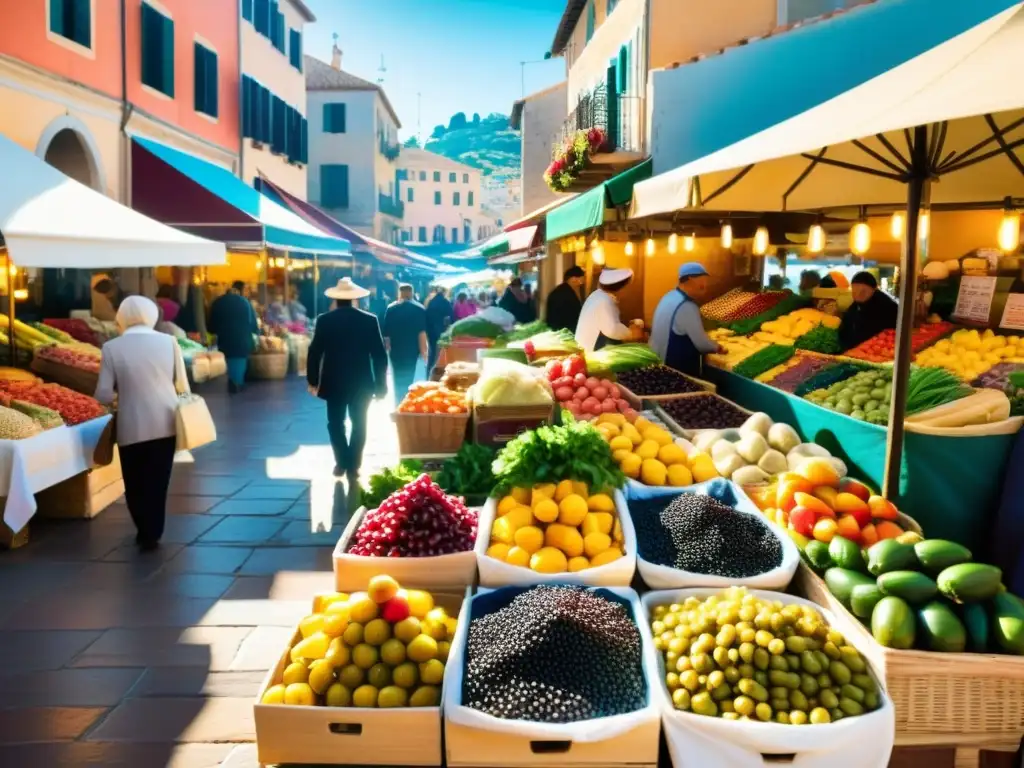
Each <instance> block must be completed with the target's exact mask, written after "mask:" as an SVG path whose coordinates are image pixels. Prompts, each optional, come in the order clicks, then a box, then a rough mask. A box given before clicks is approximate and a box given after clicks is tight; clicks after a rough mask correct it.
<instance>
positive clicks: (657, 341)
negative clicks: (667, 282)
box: [650, 262, 724, 376]
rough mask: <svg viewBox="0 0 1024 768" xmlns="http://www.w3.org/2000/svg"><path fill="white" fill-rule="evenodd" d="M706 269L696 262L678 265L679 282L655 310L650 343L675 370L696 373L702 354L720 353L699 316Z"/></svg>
mask: <svg viewBox="0 0 1024 768" xmlns="http://www.w3.org/2000/svg"><path fill="white" fill-rule="evenodd" d="M707 291H708V272H707V270H706V269H704V266H703V265H701V264H698V263H697V262H689V263H687V264H683V265H682V266H681V267H679V285H678V286H677V287H676V288H675V290H673V291H671V292H669V293H667V294H665V297H664V298H663V299H662V300H661V301H660V302H658V306H657V308H656V309H655V310H654V318H653V320H652V322H651V340H650V347H651V349H653V350H654V351H655V352H657V353H658V357H660V358H661V359H662V360H664V361H665V365H667V366H669V367H671V368H675V369H676V370H677V371H681V372H682V373H686V374H689V375H691V376H697V375H699V374H700V370H701V362H702V356H703V355H707V354H710V353H712V352H716V353H719V354H720V353H722V352H724V350H723V349H722V347H721V346H720V345H719V344H717V343H715V342H714V341H712V340H711V339H709V338H708V335H707V333H705V332H704V322H703V320H702V319H701V316H700V303H699V302H700V301H702V300H703V299H704V298H706V296H707Z"/></svg>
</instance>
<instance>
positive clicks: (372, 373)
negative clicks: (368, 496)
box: [306, 277, 388, 485]
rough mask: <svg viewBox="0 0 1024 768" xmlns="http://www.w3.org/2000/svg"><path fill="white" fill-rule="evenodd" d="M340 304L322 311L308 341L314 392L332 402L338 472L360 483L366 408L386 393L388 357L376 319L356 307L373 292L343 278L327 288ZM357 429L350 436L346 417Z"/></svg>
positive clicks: (331, 429)
mask: <svg viewBox="0 0 1024 768" xmlns="http://www.w3.org/2000/svg"><path fill="white" fill-rule="evenodd" d="M324 295H325V296H327V298H328V299H334V300H335V301H336V302H337V307H336V308H335V309H333V310H331V311H330V312H328V313H326V314H323V315H320V317H319V318H318V319H317V321H316V330H315V332H314V333H313V341H312V343H311V344H310V345H309V359H308V363H307V368H306V381H307V382H308V383H309V391H310V393H311V394H314V395H316V396H317V397H319V398H320V399H321V400H325V401H326V402H327V433H328V434H329V435H330V437H331V448H333V449H334V476H335V477H340V476H341V475H343V474H344V475H348V478H349V482H350V483H351V484H352V485H355V482H356V478H357V477H358V475H359V467H360V465H361V464H362V463H363V448H364V447H365V446H366V412H367V410H368V409H369V407H370V400H371V398H374V397H377V398H381V397H384V395H385V394H386V393H387V371H388V358H387V354H386V353H385V351H384V340H383V339H382V338H381V335H380V325H379V324H378V322H377V318H376V317H375V316H374V315H373V314H371V313H370V312H364V311H363V310H361V309H358V308H356V302H358V301H359V300H360V299H362V298H365V297H366V296H369V295H370V292H369V291H367V290H366V289H365V288H360V287H359V286H358V285H356V284H355V283H353V282H352V279H351V278H348V277H344V278H342V279H341V280H339V281H338V285H337V286H335V287H334V288H328V289H327V290H326V291H324ZM346 414H347V415H348V418H349V419H351V421H352V432H351V435H350V436H349V437H348V439H347V440H346V438H345V417H346Z"/></svg>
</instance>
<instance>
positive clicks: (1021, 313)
mask: <svg viewBox="0 0 1024 768" xmlns="http://www.w3.org/2000/svg"><path fill="white" fill-rule="evenodd" d="M999 327H1000V328H1006V329H1008V330H1011V331H1024V293H1011V294H1010V295H1009V296H1007V297H1006V306H1005V307H1004V308H1003V318H1002V319H1001V320H1000V321H999Z"/></svg>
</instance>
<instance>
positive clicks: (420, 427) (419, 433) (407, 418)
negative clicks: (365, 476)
mask: <svg viewBox="0 0 1024 768" xmlns="http://www.w3.org/2000/svg"><path fill="white" fill-rule="evenodd" d="M391 420H392V421H394V422H395V428H396V430H397V431H398V453H399V454H400V455H401V456H402V457H403V458H404V457H406V456H418V455H423V454H438V453H445V454H452V455H454V454H456V453H458V451H459V448H461V447H462V444H463V443H464V442H465V441H466V426H467V425H468V424H469V414H468V413H454V414H453V413H401V412H399V411H395V412H394V413H392V414H391Z"/></svg>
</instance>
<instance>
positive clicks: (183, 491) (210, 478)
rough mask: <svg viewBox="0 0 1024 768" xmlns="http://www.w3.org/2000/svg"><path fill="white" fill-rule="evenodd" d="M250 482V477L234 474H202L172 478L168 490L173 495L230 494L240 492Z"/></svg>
mask: <svg viewBox="0 0 1024 768" xmlns="http://www.w3.org/2000/svg"><path fill="white" fill-rule="evenodd" d="M248 482H249V479H248V478H244V477H243V478H240V477H236V476H234V475H201V476H194V477H187V476H182V477H181V478H179V477H177V476H175V477H173V478H171V486H170V490H169V491H168V493H169V495H171V496H230V495H231V494H233V493H238V492H239V491H240V490H242V488H244V487H245V486H246V485H247V484H248Z"/></svg>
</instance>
